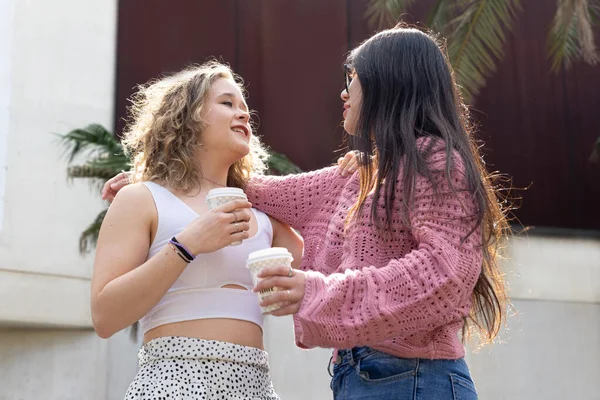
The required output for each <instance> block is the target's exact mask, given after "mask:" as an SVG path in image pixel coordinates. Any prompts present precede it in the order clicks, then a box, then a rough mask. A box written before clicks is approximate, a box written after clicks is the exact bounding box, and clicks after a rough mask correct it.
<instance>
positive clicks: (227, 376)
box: [125, 337, 279, 400]
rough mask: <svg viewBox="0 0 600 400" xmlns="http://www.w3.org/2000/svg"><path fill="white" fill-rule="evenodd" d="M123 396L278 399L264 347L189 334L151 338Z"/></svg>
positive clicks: (137, 399) (144, 399) (140, 399)
mask: <svg viewBox="0 0 600 400" xmlns="http://www.w3.org/2000/svg"><path fill="white" fill-rule="evenodd" d="M138 358H139V363H140V370H139V372H138V374H137V375H136V377H135V379H134V380H133V382H132V383H131V385H130V386H129V389H128V390H127V394H126V395H125V400H196V399H206V400H213V399H234V400H241V399H244V400H247V399H248V400H249V399H252V400H278V399H279V397H278V396H277V395H276V394H275V391H274V389H273V383H272V382H271V374H270V372H269V362H268V356H267V353H266V352H265V351H263V350H259V349H256V348H253V347H246V346H240V345H237V344H233V343H226V342H218V341H214V340H202V339H195V338H187V337H162V338H158V339H154V340H151V341H150V342H148V343H146V344H145V345H144V346H142V348H141V349H140V351H139V353H138Z"/></svg>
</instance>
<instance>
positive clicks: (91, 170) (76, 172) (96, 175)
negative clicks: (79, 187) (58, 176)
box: [67, 164, 121, 181]
mask: <svg viewBox="0 0 600 400" xmlns="http://www.w3.org/2000/svg"><path fill="white" fill-rule="evenodd" d="M119 172H121V170H117V171H116V172H115V170H114V169H112V168H103V167H98V166H93V165H87V164H86V165H74V166H71V167H69V168H67V176H68V177H69V178H71V179H73V178H86V179H98V180H102V181H107V180H109V179H110V178H112V177H113V176H115V175H116V174H118V173H119Z"/></svg>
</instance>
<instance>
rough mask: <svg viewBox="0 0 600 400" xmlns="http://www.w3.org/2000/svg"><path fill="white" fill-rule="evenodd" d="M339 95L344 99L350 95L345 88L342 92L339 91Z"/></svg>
mask: <svg viewBox="0 0 600 400" xmlns="http://www.w3.org/2000/svg"><path fill="white" fill-rule="evenodd" d="M340 97H341V98H342V100H344V101H346V100H348V98H349V97H350V96H348V92H347V91H346V89H344V90H342V93H340Z"/></svg>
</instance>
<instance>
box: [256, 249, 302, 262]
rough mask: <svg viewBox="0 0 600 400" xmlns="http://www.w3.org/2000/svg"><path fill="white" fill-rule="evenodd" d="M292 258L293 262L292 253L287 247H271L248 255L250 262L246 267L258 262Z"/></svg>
mask: <svg viewBox="0 0 600 400" xmlns="http://www.w3.org/2000/svg"><path fill="white" fill-rule="evenodd" d="M284 257H285V258H290V259H291V260H293V259H294V258H293V257H292V253H290V252H289V251H288V249H286V248H285V247H271V248H268V249H262V250H257V251H253V252H252V253H250V254H249V255H248V260H247V261H246V265H248V264H251V263H253V262H257V261H263V260H268V259H271V258H284Z"/></svg>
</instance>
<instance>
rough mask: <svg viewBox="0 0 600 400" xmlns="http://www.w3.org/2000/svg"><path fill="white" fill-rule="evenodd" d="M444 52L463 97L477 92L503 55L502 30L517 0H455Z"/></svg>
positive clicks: (507, 26) (506, 28)
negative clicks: (446, 47)
mask: <svg viewBox="0 0 600 400" xmlns="http://www.w3.org/2000/svg"><path fill="white" fill-rule="evenodd" d="M452 3H454V5H453V7H456V8H455V9H454V10H453V14H454V15H457V17H455V18H454V20H453V21H452V22H451V23H450V25H451V26H450V27H449V32H452V34H451V35H449V37H448V54H449V57H450V63H451V64H452V66H453V67H454V71H455V73H456V78H457V81H458V83H459V85H461V86H462V88H463V94H464V95H465V97H467V98H470V97H471V96H473V95H475V94H477V93H478V92H479V90H480V88H481V87H482V86H483V85H484V84H485V79H486V77H488V76H489V75H490V74H491V73H493V72H494V71H495V70H496V61H497V60H499V59H502V57H503V56H504V45H505V43H506V32H507V31H509V30H510V29H511V27H512V25H513V21H514V18H515V16H516V13H517V11H518V10H520V3H519V0H455V1H452Z"/></svg>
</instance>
